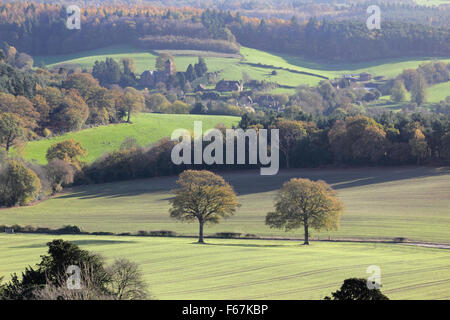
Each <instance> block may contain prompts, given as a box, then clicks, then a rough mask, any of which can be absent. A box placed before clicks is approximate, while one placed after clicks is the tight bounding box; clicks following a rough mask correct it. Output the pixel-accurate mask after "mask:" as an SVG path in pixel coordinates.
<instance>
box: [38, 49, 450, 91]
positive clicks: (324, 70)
mask: <svg viewBox="0 0 450 320" xmlns="http://www.w3.org/2000/svg"><path fill="white" fill-rule="evenodd" d="M169 52H170V53H171V54H173V55H174V56H175V64H176V68H177V70H179V71H185V70H186V68H187V66H188V65H189V64H190V63H195V62H196V61H197V57H198V56H204V57H205V60H206V63H207V65H208V69H209V71H221V75H220V78H223V79H227V80H232V79H242V73H243V72H246V73H247V74H248V75H249V76H250V78H252V79H256V80H266V81H272V82H277V83H279V84H280V85H284V86H290V87H297V86H299V85H311V86H314V85H317V84H318V83H319V82H320V81H321V80H323V79H321V78H320V77H316V76H311V75H305V74H298V73H294V72H289V71H287V70H277V74H276V75H272V74H271V72H272V70H273V69H272V68H270V67H258V66H255V65H254V64H258V63H260V64H262V65H266V66H271V65H273V66H275V67H282V68H287V69H291V70H297V71H302V72H308V73H312V74H316V75H319V76H324V77H329V78H335V77H340V76H342V75H343V74H347V73H361V72H364V71H366V72H369V73H371V74H373V75H375V76H385V77H387V78H393V77H395V76H397V75H398V74H400V73H401V72H402V71H403V70H404V69H407V68H417V67H418V66H419V65H420V64H422V63H425V62H429V61H431V60H433V59H434V58H417V59H390V60H382V61H374V62H370V63H356V64H327V63H322V62H314V61H310V60H306V59H302V58H300V57H295V56H290V55H283V54H275V53H268V52H265V51H261V50H256V49H251V48H246V47H241V57H239V56H237V55H224V54H221V53H214V52H205V51H186V50H171V51H169ZM156 56H157V52H147V51H144V50H141V49H136V48H133V47H129V46H114V47H108V48H103V49H97V50H92V51H86V52H81V53H77V54H71V55H62V56H45V57H35V65H39V63H40V62H44V63H45V64H47V65H48V66H50V67H51V66H55V65H58V64H64V63H69V64H78V65H80V66H81V67H83V68H90V67H92V65H93V64H94V62H95V61H96V60H104V59H105V58H106V57H112V58H114V59H116V60H117V61H118V60H120V58H124V57H131V58H134V59H135V61H136V69H137V71H138V72H139V73H141V72H143V71H145V70H151V69H153V68H154V65H155V61H156ZM440 60H441V61H443V62H446V63H450V58H447V59H445V58H443V59H440ZM294 91H295V90H294V89H285V88H279V89H276V92H287V93H293V92H294Z"/></svg>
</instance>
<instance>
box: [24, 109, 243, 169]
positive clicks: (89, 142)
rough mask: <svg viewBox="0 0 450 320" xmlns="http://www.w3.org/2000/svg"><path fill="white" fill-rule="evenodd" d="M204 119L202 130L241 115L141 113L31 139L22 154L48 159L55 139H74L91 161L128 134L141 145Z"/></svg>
mask: <svg viewBox="0 0 450 320" xmlns="http://www.w3.org/2000/svg"><path fill="white" fill-rule="evenodd" d="M195 120H201V121H202V122H203V130H205V129H211V128H213V127H215V126H216V125H217V124H219V123H223V124H224V125H225V126H227V127H228V128H231V127H232V126H233V125H237V123H238V122H239V120H240V118H239V117H231V116H203V115H185V114H156V113H141V114H139V115H137V116H135V117H134V118H132V122H133V123H132V124H129V123H121V124H115V125H109V126H100V127H95V128H90V129H85V130H81V131H78V132H71V133H67V134H64V135H61V136H57V137H53V138H49V139H42V140H38V141H32V142H29V143H27V144H26V146H25V148H24V150H23V156H24V158H25V159H27V160H36V161H37V162H38V163H41V164H43V163H46V161H47V160H46V159H45V154H46V152H47V149H48V148H49V147H50V146H51V145H52V144H54V143H56V142H58V141H61V140H65V139H75V140H76V141H79V142H81V143H82V145H83V147H85V148H86V149H87V150H88V155H87V156H86V157H85V158H84V160H86V161H88V162H92V161H94V160H96V159H97V158H98V157H100V156H101V155H102V154H103V153H105V152H109V151H113V150H116V149H118V148H119V147H120V145H121V143H122V142H123V141H124V139H125V138H127V137H134V138H135V139H136V140H137V142H138V143H139V144H140V145H143V146H145V145H149V144H150V143H153V142H156V141H158V140H160V139H161V138H164V137H170V135H171V134H172V132H173V130H175V129H178V128H185V129H188V130H189V129H191V130H192V129H193V128H194V121H195Z"/></svg>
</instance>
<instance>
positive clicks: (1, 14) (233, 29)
mask: <svg viewBox="0 0 450 320" xmlns="http://www.w3.org/2000/svg"><path fill="white" fill-rule="evenodd" d="M66 18H67V14H66V11H65V7H64V6H58V5H47V4H35V3H25V4H19V3H16V4H3V5H2V6H0V39H1V40H3V41H6V42H8V43H10V44H12V45H13V46H15V47H16V48H18V49H19V50H20V51H25V52H27V53H30V54H62V53H70V52H75V51H82V50H87V49H94V48H100V47H105V46H108V45H113V44H124V43H126V44H138V45H141V46H143V47H145V48H148V49H197V50H214V51H219V52H227V53H229V52H233V53H235V52H238V51H239V46H238V45H237V43H240V44H242V45H245V46H249V47H252V48H258V49H263V50H268V51H276V52H281V53H290V54H296V55H304V56H307V57H311V58H320V59H326V60H329V61H368V60H372V59H380V58H391V57H405V56H422V55H424V56H448V55H450V33H449V27H448V25H447V26H441V27H432V26H429V25H425V24H412V23H408V22H392V21H386V22H383V27H382V29H381V30H374V31H369V30H368V29H367V27H366V25H365V21H361V20H359V19H351V20H339V21H334V20H319V19H316V18H310V19H309V20H308V21H303V20H298V19H297V18H296V17H293V18H292V19H290V20H282V19H276V18H270V19H267V20H264V19H259V18H249V17H246V16H244V15H240V14H239V13H230V12H225V11H212V10H209V9H207V10H201V9H196V8H189V7H188V8H170V9H165V8H160V7H152V6H144V5H143V6H131V5H116V6H111V5H104V6H97V7H95V8H94V7H88V8H83V10H82V22H81V23H82V28H81V30H68V29H67V28H66V26H65V24H66ZM236 40H237V42H236Z"/></svg>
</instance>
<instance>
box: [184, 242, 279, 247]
mask: <svg viewBox="0 0 450 320" xmlns="http://www.w3.org/2000/svg"><path fill="white" fill-rule="evenodd" d="M192 244H197V245H204V246H220V247H244V248H278V247H285V246H284V245H282V244H245V243H209V242H205V243H198V242H192Z"/></svg>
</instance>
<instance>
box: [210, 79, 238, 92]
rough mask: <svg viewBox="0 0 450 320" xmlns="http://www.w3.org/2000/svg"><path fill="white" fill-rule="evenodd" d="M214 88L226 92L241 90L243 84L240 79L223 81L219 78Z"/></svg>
mask: <svg viewBox="0 0 450 320" xmlns="http://www.w3.org/2000/svg"><path fill="white" fill-rule="evenodd" d="M216 90H217V91H220V92H226V91H238V92H240V91H242V90H244V84H243V83H242V81H225V80H220V81H219V82H217V84H216Z"/></svg>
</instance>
